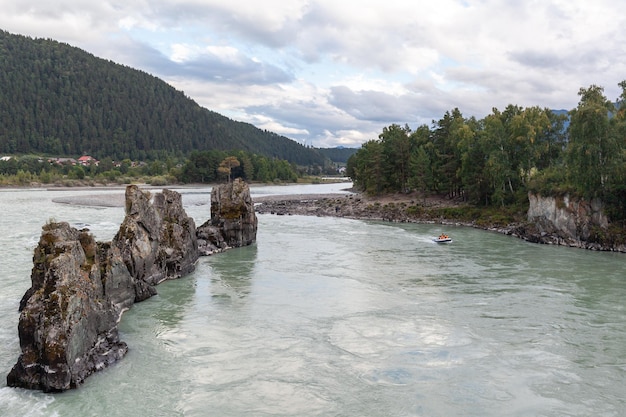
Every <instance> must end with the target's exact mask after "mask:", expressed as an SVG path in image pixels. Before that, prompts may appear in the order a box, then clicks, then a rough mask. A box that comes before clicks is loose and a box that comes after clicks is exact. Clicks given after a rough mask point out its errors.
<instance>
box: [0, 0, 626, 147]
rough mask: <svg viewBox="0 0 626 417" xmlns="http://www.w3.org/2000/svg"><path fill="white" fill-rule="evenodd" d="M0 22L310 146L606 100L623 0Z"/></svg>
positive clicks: (107, 14) (42, 12) (94, 9)
mask: <svg viewBox="0 0 626 417" xmlns="http://www.w3.org/2000/svg"><path fill="white" fill-rule="evenodd" d="M0 10H1V13H0V29H3V30H6V31H8V32H11V33H17V34H22V35H27V36H31V37H37V38H38V37H43V38H51V39H54V40H58V41H61V42H66V43H68V44H70V45H73V46H77V47H79V48H81V49H84V50H86V51H88V52H90V53H92V54H94V55H96V56H98V57H102V58H106V59H110V60H112V61H115V62H117V63H120V64H124V65H127V66H130V67H133V68H137V69H141V70H143V71H146V72H148V73H150V74H153V75H155V76H157V77H159V78H161V79H163V80H165V81H166V82H168V83H169V84H171V85H172V86H174V87H175V88H176V89H178V90H182V91H184V92H185V93H186V95H187V96H189V97H191V98H193V99H194V100H195V101H196V102H197V103H198V104H200V105H201V106H203V107H206V108H208V109H211V110H214V111H216V112H218V113H221V114H223V115H225V116H228V117H230V118H232V119H235V120H240V121H245V122H249V123H252V124H254V125H255V126H257V127H259V128H262V129H268V130H271V131H273V132H276V133H279V134H281V135H285V136H287V137H289V138H292V139H294V140H297V141H298V142H300V143H303V144H307V145H313V146H316V147H333V146H338V145H343V146H351V147H358V146H359V145H360V144H361V143H363V142H365V141H367V140H370V139H375V138H377V137H378V134H379V133H381V131H382V129H383V127H385V126H389V125H390V124H392V123H397V124H400V125H405V124H408V125H409V127H411V128H412V129H415V128H417V127H418V126H419V125H422V124H428V125H430V124H431V122H432V120H439V119H440V118H441V117H442V116H443V115H444V113H445V112H446V111H447V110H452V109H453V108H455V107H458V108H459V109H460V110H461V112H462V113H463V115H464V116H466V117H469V116H476V117H477V118H483V117H484V116H486V115H487V114H489V113H490V112H491V110H492V108H493V107H497V108H498V109H503V108H504V107H506V106H507V105H508V104H516V105H519V106H522V107H529V106H535V105H538V106H540V107H548V108H552V109H568V110H569V109H572V108H574V107H575V106H576V105H577V103H578V95H577V93H578V90H579V89H580V88H581V87H588V86H590V85H591V84H596V85H600V86H603V87H604V88H605V94H606V96H607V97H608V98H609V99H611V100H613V99H616V98H617V97H618V96H619V94H620V93H619V88H618V86H617V83H618V82H620V81H622V80H624V79H626V0H593V1H590V0H536V1H524V0H519V1H517V0H436V1H435V0H428V1H426V0H358V1H357V0H113V1H111V0H98V1H94V0H54V1H42V0H0Z"/></svg>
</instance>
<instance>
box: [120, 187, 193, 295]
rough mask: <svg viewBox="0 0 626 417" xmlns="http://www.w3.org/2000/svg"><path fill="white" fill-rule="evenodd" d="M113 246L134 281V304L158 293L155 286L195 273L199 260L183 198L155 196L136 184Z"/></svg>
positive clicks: (167, 194) (167, 192)
mask: <svg viewBox="0 0 626 417" xmlns="http://www.w3.org/2000/svg"><path fill="white" fill-rule="evenodd" d="M111 246H112V247H114V248H116V249H117V250H118V251H119V253H120V255H121V257H122V259H123V261H124V263H125V264H126V267H127V269H128V271H129V272H130V275H131V276H132V277H133V279H134V282H135V294H134V297H135V298H134V301H142V300H145V299H146V298H149V297H151V296H152V295H154V294H156V290H155V289H154V286H155V285H156V284H158V283H160V282H161V281H163V280H166V279H172V278H179V277H181V276H183V275H186V274H188V273H190V272H191V271H193V270H194V268H195V263H196V261H197V260H198V250H197V247H198V243H197V238H196V225H195V222H194V221H193V219H192V218H191V217H189V216H187V213H185V210H184V208H183V204H182V199H181V195H180V194H179V193H177V192H175V191H171V190H163V192H162V193H158V194H156V195H155V196H154V201H153V202H152V201H151V196H150V194H149V193H148V192H144V191H142V190H140V189H139V188H138V187H137V186H135V185H130V186H128V187H127V188H126V217H125V218H124V221H123V222H122V225H121V226H120V229H119V231H118V232H117V234H116V235H115V237H114V238H113V241H112V242H111Z"/></svg>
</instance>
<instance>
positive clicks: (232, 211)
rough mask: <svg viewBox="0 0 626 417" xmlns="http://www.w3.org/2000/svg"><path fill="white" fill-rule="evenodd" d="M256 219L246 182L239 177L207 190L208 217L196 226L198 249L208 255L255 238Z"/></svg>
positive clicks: (248, 242)
mask: <svg viewBox="0 0 626 417" xmlns="http://www.w3.org/2000/svg"><path fill="white" fill-rule="evenodd" d="M257 225H258V220H257V217H256V214H255V212H254V204H253V203H252V197H251V196H250V188H249V187H248V184H246V183H245V182H244V181H242V180H241V179H240V178H237V179H235V180H234V181H233V182H231V183H228V184H222V185H219V186H216V187H213V189H212V190H211V218H210V219H209V220H207V221H206V222H205V223H204V224H203V225H201V226H200V227H198V230H197V237H198V251H199V253H200V254H201V255H210V254H212V253H215V252H220V251H223V250H224V249H228V248H237V247H241V246H247V245H251V244H252V243H254V242H255V241H256V232H257Z"/></svg>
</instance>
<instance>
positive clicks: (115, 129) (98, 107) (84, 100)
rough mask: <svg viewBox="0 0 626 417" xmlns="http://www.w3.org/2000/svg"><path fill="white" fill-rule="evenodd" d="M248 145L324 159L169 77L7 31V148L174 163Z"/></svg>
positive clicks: (307, 160)
mask: <svg viewBox="0 0 626 417" xmlns="http://www.w3.org/2000/svg"><path fill="white" fill-rule="evenodd" d="M232 150H239V151H243V152H248V153H250V154H256V155H262V156H264V157H267V158H276V159H281V160H288V161H289V162H291V163H294V164H297V165H300V166H314V165H317V166H323V165H324V163H325V161H326V160H327V159H326V158H325V157H324V155H322V154H321V153H320V152H319V151H318V150H317V149H314V148H310V147H305V146H303V145H301V144H299V143H297V142H296V141H293V140H291V139H289V138H286V137H284V136H280V135H277V134H275V133H272V132H269V131H266V130H261V129H258V128H256V127H255V126H253V125H251V124H248V123H243V122H237V121H234V120H231V119H229V118H227V117H225V116H222V115H220V114H218V113H215V112H213V111H210V110H207V109H205V108H202V107H200V106H199V105H198V104H197V103H195V102H194V101H193V100H191V99H190V98H188V97H186V96H185V94H184V93H183V92H181V91H177V90H176V89H174V88H173V87H171V86H170V85H168V84H167V83H165V82H164V81H162V80H160V79H158V78H156V77H154V76H152V75H150V74H147V73H145V72H142V71H138V70H135V69H132V68H129V67H126V66H123V65H119V64H116V63H114V62H112V61H108V60H104V59H100V58H97V57H95V56H93V55H92V54H89V53H87V52H85V51H83V50H81V49H79V48H75V47H72V46H70V45H67V44H64V43H60V42H57V41H54V40H50V39H32V38H30V37H26V36H22V35H13V34H10V33H8V32H5V31H0V154H1V155H29V154H39V155H45V156H66V157H79V156H81V155H84V154H88V155H91V156H93V157H95V158H96V159H98V160H103V159H105V158H111V159H112V160H114V161H122V160H124V159H129V160H132V161H155V160H160V161H165V160H166V159H168V158H175V159H176V158H178V159H180V158H186V157H188V156H189V155H190V154H191V152H193V151H200V152H201V151H232Z"/></svg>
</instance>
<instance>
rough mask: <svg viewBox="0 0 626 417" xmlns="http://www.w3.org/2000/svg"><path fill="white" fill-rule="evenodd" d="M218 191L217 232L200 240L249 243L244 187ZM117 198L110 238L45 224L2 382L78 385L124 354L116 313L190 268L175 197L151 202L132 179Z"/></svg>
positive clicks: (251, 231) (187, 225)
mask: <svg viewBox="0 0 626 417" xmlns="http://www.w3.org/2000/svg"><path fill="white" fill-rule="evenodd" d="M216 188H217V189H218V190H219V188H220V187H216ZM216 193H217V197H216V200H215V201H216V202H217V204H218V210H217V212H216V213H222V217H219V216H218V214H216V215H215V216H213V217H214V222H215V226H210V228H214V227H219V230H218V232H215V233H213V231H212V230H213V229H210V230H208V229H207V230H205V232H203V233H204V234H202V236H205V235H206V236H211V237H212V238H213V237H215V238H216V239H217V240H216V242H218V241H219V239H221V241H219V244H220V245H222V246H223V247H227V246H233V247H234V246H242V245H244V244H250V243H251V242H254V241H255V239H256V224H257V223H256V215H255V214H254V210H253V207H252V200H251V198H250V191H249V189H248V187H247V185H245V184H243V183H240V182H235V183H233V184H229V188H228V189H227V190H226V191H223V193H222V192H217V191H216ZM125 197H126V216H125V218H124V221H123V222H122V224H121V225H120V229H119V230H118V232H117V234H116V235H115V237H114V238H113V240H112V241H111V242H105V243H102V242H96V241H95V240H94V238H93V236H92V235H90V234H89V233H88V231H87V230H83V231H78V230H77V229H75V228H72V227H70V226H69V224H67V223H51V224H48V225H45V226H44V227H43V232H42V234H41V238H40V240H39V245H38V246H37V248H36V249H35V253H34V256H33V263H34V266H33V270H32V274H31V281H32V285H31V288H30V289H28V290H27V291H26V293H25V294H24V297H23V298H22V300H21V302H20V311H21V314H20V320H19V325H18V332H19V337H20V347H21V350H22V354H21V355H20V357H19V358H18V361H17V363H16V364H15V366H14V367H13V368H12V369H11V372H10V373H9V375H8V376H7V384H8V385H9V386H13V387H22V388H28V389H39V390H43V391H46V392H58V391H64V390H67V389H70V388H76V387H77V386H78V385H79V384H80V383H81V382H82V381H83V380H84V379H85V378H86V377H87V376H89V375H90V374H91V373H93V372H95V371H97V370H100V369H102V368H105V367H107V366H108V365H110V364H112V363H114V362H116V361H118V360H119V359H121V358H122V357H123V356H124V355H125V354H126V352H127V351H128V347H127V345H126V344H125V343H124V342H122V341H120V340H119V336H118V331H117V323H118V321H119V318H120V316H121V314H122V313H123V312H124V311H125V310H127V309H128V308H130V307H131V306H132V305H133V304H134V303H135V302H138V301H142V300H145V299H146V298H149V297H151V296H153V295H155V294H156V289H155V287H154V286H155V285H156V284H158V283H159V282H161V281H163V280H165V279H172V278H179V277H181V276H183V275H185V274H188V273H190V272H191V271H193V270H194V268H195V264H196V261H197V259H198V256H199V251H198V239H197V235H196V227H195V223H194V221H193V219H192V218H190V217H189V216H187V214H186V213H185V210H184V208H183V205H182V198H181V196H180V194H179V193H177V192H175V191H170V190H164V191H163V192H162V193H158V194H156V195H155V196H154V198H153V199H151V196H150V194H149V193H147V192H143V191H141V190H140V189H139V188H138V187H137V186H134V185H131V186H128V187H127V188H126V196H125ZM213 200H214V198H213V193H212V202H213ZM212 207H213V204H212ZM222 210H223V211H222ZM225 231H226V232H225ZM218 235H219V236H218Z"/></svg>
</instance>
